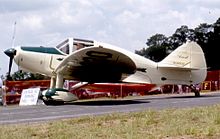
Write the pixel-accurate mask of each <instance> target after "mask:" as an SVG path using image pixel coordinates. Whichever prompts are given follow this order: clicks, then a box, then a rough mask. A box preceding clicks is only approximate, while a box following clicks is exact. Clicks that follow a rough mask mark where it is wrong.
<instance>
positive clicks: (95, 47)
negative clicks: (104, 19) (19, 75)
mask: <svg viewBox="0 0 220 139" xmlns="http://www.w3.org/2000/svg"><path fill="white" fill-rule="evenodd" d="M5 54H6V55H8V56H9V57H10V62H9V75H10V72H11V66H12V61H13V59H14V61H15V62H16V63H17V65H18V66H19V67H20V69H22V70H24V71H29V72H32V73H40V74H43V75H47V76H51V84H50V88H49V89H48V90H45V91H44V92H43V93H42V95H43V100H44V102H45V104H51V103H53V102H67V101H74V100H76V99H77V97H76V96H74V95H73V94H72V93H70V92H69V91H68V90H65V89H63V83H64V80H76V81H80V83H78V84H76V85H75V86H73V88H74V89H77V88H80V87H81V86H84V85H87V84H91V83H120V82H124V83H147V84H161V85H162V84H184V85H189V86H192V85H194V84H198V83H201V82H202V81H203V80H204V79H205V78H206V74H207V67H206V61H205V57H204V53H203V51H202V49H201V47H200V46H199V45H198V44H197V43H196V42H190V41H188V42H186V43H185V44H183V45H181V46H179V47H178V48H177V49H176V50H174V51H173V52H172V53H171V54H169V55H168V56H167V57H166V58H165V59H163V60H162V61H161V62H158V63H157V62H154V61H151V60H149V59H146V58H144V57H142V56H139V55H137V54H134V53H132V52H129V51H126V50H124V49H121V48H119V47H116V46H113V45H110V44H107V43H102V42H98V41H92V40H83V39H74V38H69V39H67V40H65V41H64V42H62V43H60V44H59V45H57V46H56V47H43V46H40V47H27V46H20V47H16V48H10V49H8V50H6V51H5ZM192 89H193V90H194V92H195V95H196V96H199V95H200V93H199V91H196V90H195V89H194V88H192Z"/></svg>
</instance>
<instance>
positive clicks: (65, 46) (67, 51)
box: [58, 44, 69, 54]
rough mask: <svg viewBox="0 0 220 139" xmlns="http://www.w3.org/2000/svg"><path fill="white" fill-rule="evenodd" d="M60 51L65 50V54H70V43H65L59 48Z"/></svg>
mask: <svg viewBox="0 0 220 139" xmlns="http://www.w3.org/2000/svg"><path fill="white" fill-rule="evenodd" d="M58 49H59V50H60V51H62V52H64V53H65V54H69V44H67V45H64V46H62V47H60V48H58Z"/></svg>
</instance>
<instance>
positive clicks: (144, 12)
mask: <svg viewBox="0 0 220 139" xmlns="http://www.w3.org/2000/svg"><path fill="white" fill-rule="evenodd" d="M219 17H220V1H219V0H153V1H148V0H69V1H68V0H0V33H1V36H0V49H1V53H0V60H1V61H0V68H1V69H0V75H2V74H5V73H6V72H7V70H8V61H9V59H8V57H7V56H5V55H4V53H3V51H4V50H5V49H7V48H10V47H11V46H12V36H13V28H14V22H15V21H16V23H17V24H16V37H15V46H19V45H28V46H39V45H42V46H55V45H56V44H58V43H59V42H61V41H63V40H64V39H66V38H69V37H75V38H83V39H95V40H98V41H102V42H107V43H111V44H114V45H117V46H119V47H122V48H124V49H127V50H129V51H132V52H134V51H135V50H139V49H141V48H143V47H146V45H145V42H146V40H147V39H148V38H149V37H150V36H152V35H154V34H156V33H161V34H164V35H166V36H170V35H172V34H173V33H174V31H175V30H176V29H177V28H178V27H180V26H181V25H187V26H188V27H189V28H195V27H197V26H198V25H199V24H200V23H209V24H212V23H214V22H216V20H217V19H218V18H219ZM15 70H17V66H16V65H13V71H15Z"/></svg>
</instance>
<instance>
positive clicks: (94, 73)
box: [55, 46, 136, 82]
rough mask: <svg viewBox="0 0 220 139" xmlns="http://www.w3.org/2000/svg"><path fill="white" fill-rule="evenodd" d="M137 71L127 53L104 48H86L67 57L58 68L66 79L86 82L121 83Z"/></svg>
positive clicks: (57, 70)
mask: <svg viewBox="0 0 220 139" xmlns="http://www.w3.org/2000/svg"><path fill="white" fill-rule="evenodd" d="M135 71H136V65H135V63H134V61H133V60H132V59H131V58H130V57H129V56H127V55H126V54H125V53H123V52H120V51H118V50H116V49H114V48H109V47H108V48H105V47H103V46H93V47H86V48H83V49H80V50H78V51H75V52H74V53H72V54H70V55H69V56H68V57H66V58H65V59H64V60H63V61H62V62H61V64H60V65H59V66H58V67H57V68H56V70H55V72H56V73H58V72H59V73H61V74H63V76H64V78H66V79H72V80H79V81H86V82H120V81H122V80H123V79H124V78H126V77H127V75H130V74H133V73H134V72H135Z"/></svg>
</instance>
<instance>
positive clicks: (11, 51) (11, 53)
mask: <svg viewBox="0 0 220 139" xmlns="http://www.w3.org/2000/svg"><path fill="white" fill-rule="evenodd" d="M4 53H5V54H6V55H7V56H8V57H9V58H10V59H9V67H8V75H7V80H10V79H11V76H10V74H11V68H12V63H13V59H14V56H15V55H16V50H15V49H14V48H9V49H7V50H5V51H4Z"/></svg>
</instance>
